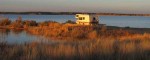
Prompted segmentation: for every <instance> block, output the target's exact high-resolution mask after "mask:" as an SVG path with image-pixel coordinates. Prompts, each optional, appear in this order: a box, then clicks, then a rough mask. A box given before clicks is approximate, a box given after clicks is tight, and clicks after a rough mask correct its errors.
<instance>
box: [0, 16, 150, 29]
mask: <svg viewBox="0 0 150 60" xmlns="http://www.w3.org/2000/svg"><path fill="white" fill-rule="evenodd" d="M18 16H21V17H22V19H23V20H35V21H37V22H42V21H48V20H52V21H57V22H60V23H64V22H65V21H67V20H72V21H75V20H76V19H75V17H74V15H10V14H7V15H2V14H1V15H0V17H7V18H9V19H10V20H12V21H14V20H16V19H17V18H18ZM99 20H100V23H101V24H106V25H107V26H119V27H136V28H150V17H144V16H99Z"/></svg>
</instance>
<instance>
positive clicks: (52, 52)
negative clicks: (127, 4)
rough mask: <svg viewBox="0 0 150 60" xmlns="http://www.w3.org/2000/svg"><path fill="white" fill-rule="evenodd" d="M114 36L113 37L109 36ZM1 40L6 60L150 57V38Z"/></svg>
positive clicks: (1, 56)
mask: <svg viewBox="0 0 150 60" xmlns="http://www.w3.org/2000/svg"><path fill="white" fill-rule="evenodd" d="M107 39H111V38H107ZM73 43H74V44H72V43H67V44H66V43H59V44H43V43H36V42H33V43H29V44H22V45H9V44H7V43H0V51H1V52H0V59H2V60H43V59H44V60H101V59H102V60H149V59H150V46H149V44H150V40H140V42H137V41H134V40H133V41H132V40H129V41H120V40H105V39H99V40H93V41H89V42H86V43H82V42H73Z"/></svg>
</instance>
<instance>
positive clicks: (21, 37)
mask: <svg viewBox="0 0 150 60" xmlns="http://www.w3.org/2000/svg"><path fill="white" fill-rule="evenodd" d="M18 16H21V17H22V19H23V20H35V21H37V22H42V21H49V20H52V21H57V22H60V23H64V22H65V21H67V20H72V21H75V20H76V19H75V17H74V15H11V14H7V15H2V14H1V15H0V18H1V17H7V18H9V19H10V20H12V21H14V20H16V19H17V18H18ZM99 20H100V23H101V24H106V25H107V26H119V27H136V28H150V17H144V16H100V17H99ZM41 40H47V39H46V38H44V37H42V36H35V35H30V34H28V33H26V32H25V31H13V30H6V31H3V30H0V42H8V43H25V42H27V43H28V42H32V41H41ZM50 42H52V41H50Z"/></svg>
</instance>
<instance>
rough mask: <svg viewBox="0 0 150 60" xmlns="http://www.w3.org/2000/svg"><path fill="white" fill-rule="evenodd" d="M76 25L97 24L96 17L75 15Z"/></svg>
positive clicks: (92, 15)
mask: <svg viewBox="0 0 150 60" xmlns="http://www.w3.org/2000/svg"><path fill="white" fill-rule="evenodd" d="M76 19H77V20H76V23H77V24H80V25H93V24H99V20H98V16H97V15H94V14H76Z"/></svg>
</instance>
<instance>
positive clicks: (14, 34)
mask: <svg viewBox="0 0 150 60" xmlns="http://www.w3.org/2000/svg"><path fill="white" fill-rule="evenodd" d="M46 40H48V39H47V38H45V37H43V36H36V35H32V34H29V33H26V31H24V30H16V29H15V30H14V29H12V30H9V29H0V42H7V43H9V44H14V43H15V44H16V43H17V44H22V43H29V42H33V41H34V42H41V41H46Z"/></svg>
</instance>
